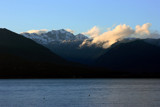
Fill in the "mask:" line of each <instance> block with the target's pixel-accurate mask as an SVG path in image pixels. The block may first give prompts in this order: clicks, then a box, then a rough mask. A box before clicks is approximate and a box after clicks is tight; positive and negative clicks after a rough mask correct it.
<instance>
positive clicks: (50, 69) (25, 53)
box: [0, 28, 160, 78]
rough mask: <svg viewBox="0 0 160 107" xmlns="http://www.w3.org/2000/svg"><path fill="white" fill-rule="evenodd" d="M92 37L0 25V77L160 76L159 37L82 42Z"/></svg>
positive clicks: (64, 31)
mask: <svg viewBox="0 0 160 107" xmlns="http://www.w3.org/2000/svg"><path fill="white" fill-rule="evenodd" d="M90 40H91V38H88V37H87V36H85V35H83V34H78V35H74V34H72V33H70V32H68V31H66V30H64V29H61V30H52V31H49V32H46V33H40V34H37V33H27V32H25V33H21V34H17V33H14V32H12V31H10V30H7V29H5V28H1V29H0V65H1V66H0V75H1V76H0V77H1V78H6V77H8V78H10V77H18V78H24V77H26V78H32V77H33V78H35V77H37V78H39V77H43V78H44V77H47V78H48V77H51V78H53V77H81V78H82V77H85V78H87V77H88V78H89V77H160V69H159V66H160V57H159V55H160V39H136V38H132V39H123V40H120V41H117V42H116V43H114V44H113V45H112V46H110V47H109V48H107V49H104V48H103V47H102V46H103V43H102V45H101V44H98V45H97V44H93V45H83V46H82V45H81V44H82V43H83V42H84V41H90Z"/></svg>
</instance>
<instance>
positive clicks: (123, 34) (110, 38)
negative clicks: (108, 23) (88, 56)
mask: <svg viewBox="0 0 160 107" xmlns="http://www.w3.org/2000/svg"><path fill="white" fill-rule="evenodd" d="M150 27H151V24H150V23H146V24H143V25H142V26H140V25H137V26H136V27H135V30H134V29H132V28H131V27H130V26H129V25H126V24H123V25H121V24H120V25H117V26H116V27H115V28H113V27H111V28H110V29H107V31H106V32H104V33H103V34H99V32H100V30H99V28H98V27H96V26H95V27H93V28H92V29H91V30H89V31H88V32H86V33H85V34H87V35H90V36H91V37H92V38H93V40H92V41H91V42H90V44H99V43H103V48H108V47H110V46H111V45H112V44H114V43H115V42H117V40H121V39H124V38H129V37H134V38H141V39H143V38H159V37H160V34H159V33H151V32H150V31H149V28H150ZM85 43H86V42H83V44H81V46H82V45H84V44H85ZM88 44H89V43H88Z"/></svg>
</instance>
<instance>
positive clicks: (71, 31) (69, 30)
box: [65, 29, 75, 33]
mask: <svg viewBox="0 0 160 107" xmlns="http://www.w3.org/2000/svg"><path fill="white" fill-rule="evenodd" d="M65 30H66V31H68V32H70V33H75V31H73V30H71V29H65Z"/></svg>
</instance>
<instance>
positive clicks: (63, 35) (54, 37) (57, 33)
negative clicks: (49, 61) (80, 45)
mask: <svg viewBox="0 0 160 107" xmlns="http://www.w3.org/2000/svg"><path fill="white" fill-rule="evenodd" d="M21 35H23V36H25V37H27V38H30V39H32V40H35V41H36V42H38V43H40V44H49V43H51V42H55V41H59V42H62V41H83V40H85V39H88V37H87V36H85V35H83V34H78V35H74V34H73V33H71V32H68V31H66V30H64V29H61V30H52V31H49V32H46V33H40V34H37V33H27V32H23V33H21Z"/></svg>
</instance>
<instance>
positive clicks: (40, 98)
mask: <svg viewBox="0 0 160 107" xmlns="http://www.w3.org/2000/svg"><path fill="white" fill-rule="evenodd" d="M0 107H160V80H158V79H157V80H156V79H48V80H47V79H30V80H25V79H20V80H16V79H15V80H14V79H13V80H3V79H2V80H0Z"/></svg>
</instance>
